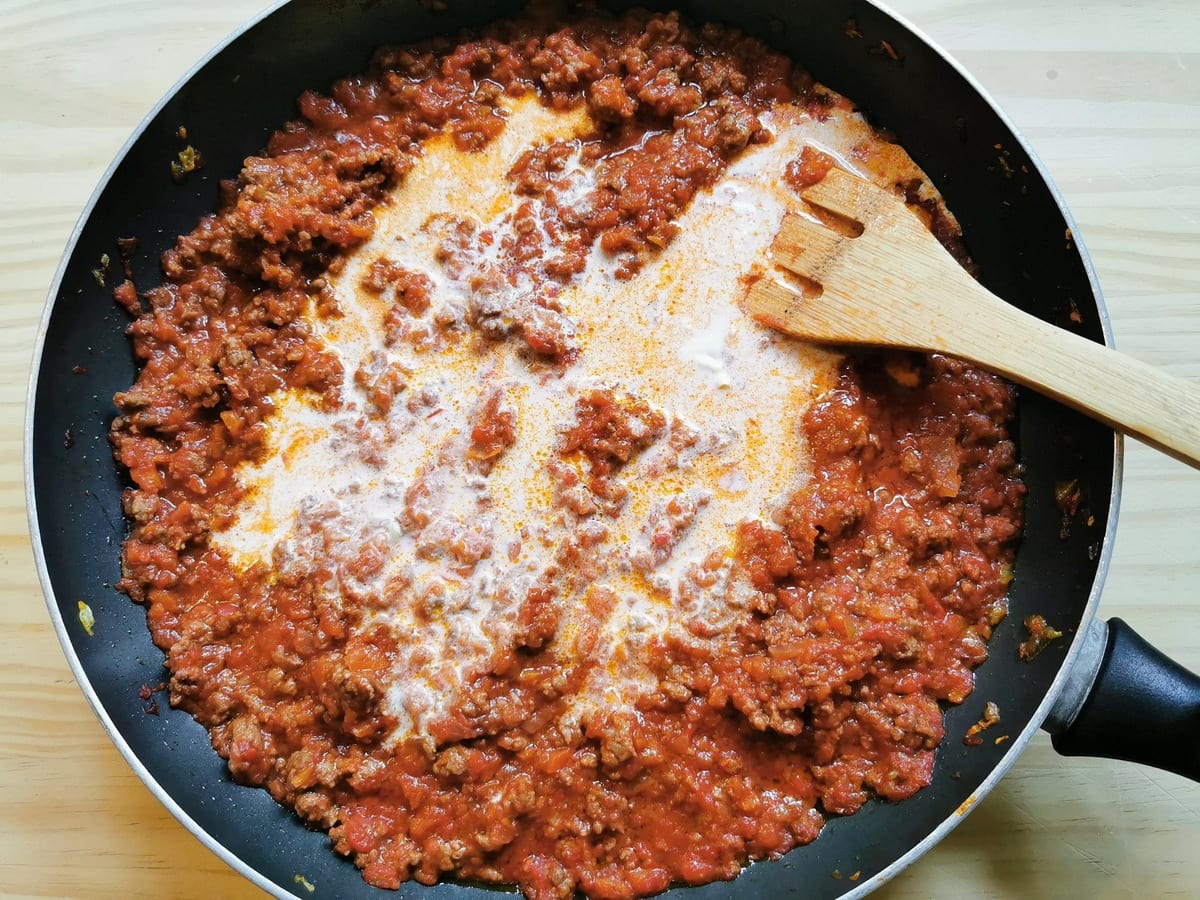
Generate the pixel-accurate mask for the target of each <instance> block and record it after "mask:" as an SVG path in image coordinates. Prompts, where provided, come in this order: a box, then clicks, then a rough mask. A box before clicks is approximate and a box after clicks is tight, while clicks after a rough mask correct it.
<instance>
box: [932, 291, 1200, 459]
mask: <svg viewBox="0 0 1200 900" xmlns="http://www.w3.org/2000/svg"><path fill="white" fill-rule="evenodd" d="M979 290H980V296H978V297H976V298H975V299H976V301H977V302H976V303H975V304H973V308H972V310H971V315H969V316H967V317H966V319H965V321H963V322H961V323H960V324H959V327H958V328H956V329H954V334H953V336H952V337H951V338H949V339H948V340H947V341H946V345H947V346H946V348H945V349H946V350H947V351H948V352H950V353H952V354H953V355H955V356H961V357H963V358H964V359H968V360H970V361H972V362H975V363H978V364H979V365H981V366H983V367H985V368H987V369H991V370H992V371H994V372H997V373H998V374H1001V375H1004V376H1005V377H1006V378H1008V379H1010V380H1011V381H1015V382H1017V383H1018V384H1023V385H1025V386H1027V387H1030V388H1033V389H1034V390H1036V391H1039V392H1040V393H1043V394H1046V395H1048V396H1050V397H1053V398H1054V399H1056V400H1059V401H1060V402H1062V403H1065V404H1066V405H1068V406H1072V407H1075V408H1076V409H1079V410H1081V411H1082V412H1085V413H1087V414H1088V415H1091V416H1092V417H1094V418H1096V419H1099V420H1100V421H1102V422H1104V423H1105V424H1107V425H1111V426H1112V427H1113V428H1116V429H1117V430H1118V431H1123V432H1124V433H1125V434H1128V435H1130V436H1131V437H1135V438H1137V439H1139V440H1141V441H1144V442H1145V443H1147V444H1149V445H1150V446H1152V447H1156V448H1157V449H1159V450H1162V451H1163V452H1164V453H1167V454H1169V455H1171V456H1174V457H1175V458H1176V459H1179V460H1182V461H1183V462H1186V463H1188V464H1189V465H1192V466H1196V467H1197V468H1200V388H1198V387H1197V386H1196V385H1193V384H1191V383H1189V382H1187V381H1184V380H1182V379H1180V378H1177V377H1175V376H1173V375H1168V374H1167V373H1166V372H1163V371H1161V370H1159V369H1156V368H1155V367H1153V366H1151V365H1148V364H1147V363H1144V362H1141V361H1140V360H1136V359H1134V358H1132V357H1130V356H1126V355H1125V354H1123V353H1118V352H1117V351H1116V350H1113V349H1111V348H1109V347H1106V346H1104V345H1103V344H1097V343H1095V342H1093V341H1089V340H1088V339H1086V338H1083V337H1080V336H1079V335H1077V334H1075V333H1073V332H1070V331H1066V330H1064V329H1061V328H1056V327H1054V326H1053V325H1049V324H1047V323H1045V322H1043V321H1041V320H1040V319H1037V318H1035V317H1033V316H1031V315H1028V314H1027V313H1023V312H1021V311H1020V310H1018V309H1017V308H1016V307H1013V306H1010V305H1008V304H1006V303H1004V302H1003V301H1001V300H999V299H997V298H996V297H994V296H993V295H991V294H989V293H987V292H986V291H983V289H982V288H980V289H979Z"/></svg>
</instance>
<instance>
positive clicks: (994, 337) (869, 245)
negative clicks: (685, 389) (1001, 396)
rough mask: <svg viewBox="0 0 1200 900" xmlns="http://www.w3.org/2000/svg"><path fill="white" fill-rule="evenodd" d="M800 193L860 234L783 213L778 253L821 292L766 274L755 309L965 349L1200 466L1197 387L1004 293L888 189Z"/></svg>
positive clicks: (825, 335)
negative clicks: (971, 270) (975, 274)
mask: <svg viewBox="0 0 1200 900" xmlns="http://www.w3.org/2000/svg"><path fill="white" fill-rule="evenodd" d="M802 196H803V198H804V199H805V200H807V201H808V202H809V203H811V204H813V206H816V207H819V208H820V209H823V210H826V211H828V212H829V213H833V214H834V215H835V216H837V217H839V218H840V219H844V220H848V221H849V222H850V223H857V225H858V226H861V228H862V233H861V235H859V236H858V237H849V236H847V235H844V234H841V233H839V232H837V231H834V230H831V229H830V228H826V227H824V226H822V225H819V224H816V223H815V222H813V221H810V220H809V219H806V218H804V217H803V216H801V215H799V214H796V213H788V214H787V215H786V216H785V217H784V220H783V225H782V226H781V227H780V229H779V233H778V234H777V235H776V237H775V242H774V244H773V246H772V252H773V255H774V258H775V262H776V263H777V264H778V265H779V266H781V267H782V268H784V269H786V270H788V271H790V272H792V273H794V274H796V275H800V276H802V277H803V278H805V279H808V280H809V281H810V282H812V283H815V284H816V285H818V286H819V288H820V290H821V293H820V296H819V297H811V296H809V297H806V296H805V291H804V290H803V286H802V283H790V282H789V280H788V279H787V276H786V275H785V274H784V273H779V277H775V276H771V275H768V276H766V277H764V278H761V279H759V281H758V282H757V283H755V285H754V286H753V287H752V288H751V290H750V292H749V294H748V296H747V300H746V302H747V312H748V313H750V315H752V316H753V317H754V318H755V319H757V320H758V321H760V322H762V323H763V324H765V325H769V326H771V327H773V328H778V329H779V330H781V331H784V332H787V333H788V334H791V335H795V336H796V337H799V338H804V339H805V340H809V341H815V342H818V343H835V344H875V345H879V346H887V347H904V348H908V349H911V350H932V351H937V352H940V353H946V354H949V355H951V356H957V357H959V358H961V359H966V360H970V361H971V362H974V363H976V364H978V365H980V366H983V367H984V368H986V369H990V370H991V371H993V372H996V373H998V374H1000V375H1003V376H1004V377H1006V378H1008V379H1010V380H1012V381H1015V382H1017V383H1018V384H1022V385H1025V386H1027V387H1030V388H1033V389H1034V390H1036V391H1040V392H1041V393H1043V394H1047V395H1049V396H1051V397H1053V398H1055V399H1056V400H1059V401H1061V402H1063V403H1065V404H1067V405H1069V406H1073V407H1075V408H1076V409H1078V410H1081V411H1082V412H1084V413H1087V414H1088V415H1090V416H1092V417H1094V418H1096V419H1099V420H1100V421H1102V422H1104V423H1106V424H1108V425H1110V426H1112V427H1113V428H1116V429H1118V430H1120V431H1123V432H1125V433H1126V434H1129V435H1131V436H1133V437H1136V438H1139V439H1140V440H1143V441H1145V442H1146V443H1147V444H1150V445H1151V446H1153V447H1157V448H1158V449H1160V450H1162V451H1164V452H1166V453H1169V454H1170V455H1172V456H1174V457H1176V458H1177V459H1181V460H1183V461H1184V462H1186V463H1189V464H1191V465H1193V466H1197V467H1200V389H1198V388H1197V387H1195V386H1193V385H1191V384H1189V383H1188V382H1186V381H1182V380H1180V379H1179V378H1175V377H1174V376H1171V375H1167V374H1165V373H1164V372H1160V371H1159V370H1158V369H1155V368H1154V367H1153V366H1149V365H1147V364H1146V363H1143V362H1139V361H1138V360H1136V359H1132V358H1130V357H1128V356H1125V355H1123V354H1121V353H1118V352H1116V351H1115V350H1110V349H1109V348H1108V347H1105V346H1104V345H1102V344H1097V343H1093V342H1092V341H1089V340H1087V339H1086V338H1083V337H1080V336H1079V335H1076V334H1073V333H1071V332H1069V331H1065V330H1063V329H1061V328H1056V327H1054V326H1053V325H1048V324H1047V323H1045V322H1043V321H1041V320H1040V319H1036V318H1034V317H1033V316H1031V315H1028V314H1026V313H1023V312H1021V311H1020V310H1018V309H1017V308H1016V307H1014V306H1010V305H1009V304H1007V303H1005V302H1004V301H1003V300H1001V299H1000V298H999V297H997V296H996V295H995V294H993V293H991V292H990V291H988V290H987V289H986V288H984V287H983V286H982V285H980V284H979V283H978V282H977V281H975V280H974V279H973V278H972V277H971V276H970V275H968V274H967V273H966V272H965V271H964V270H963V269H962V268H961V267H960V266H959V265H958V263H957V262H955V260H954V258H953V257H952V256H950V254H949V253H947V252H946V250H945V249H944V248H943V247H942V245H941V244H939V243H938V241H937V239H936V238H934V237H933V235H932V234H930V233H929V231H928V230H927V229H926V228H925V226H924V224H923V223H922V222H921V220H920V219H919V218H918V217H917V215H916V214H915V213H913V212H912V211H911V210H909V209H908V208H907V207H906V206H905V205H904V204H903V203H902V202H901V201H900V200H899V198H897V197H895V196H893V195H892V194H890V193H889V192H887V191H886V190H883V189H881V188H879V187H876V186H875V185H873V184H870V183H868V182H866V181H863V180H862V179H860V178H856V177H855V176H853V175H849V174H847V173H845V172H843V171H841V170H839V169H834V170H832V171H830V172H829V174H828V175H826V177H825V179H824V180H823V181H821V182H819V183H817V184H815V185H813V186H812V187H810V188H808V189H807V190H805V191H804V192H803V193H802ZM845 230H846V231H851V230H854V229H852V228H847V229H845ZM809 293H812V292H811V291H809Z"/></svg>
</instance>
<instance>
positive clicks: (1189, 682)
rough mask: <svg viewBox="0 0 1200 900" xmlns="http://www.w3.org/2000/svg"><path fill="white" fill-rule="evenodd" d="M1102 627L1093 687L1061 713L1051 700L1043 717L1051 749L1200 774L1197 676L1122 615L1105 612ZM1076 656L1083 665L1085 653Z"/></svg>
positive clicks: (1199, 686)
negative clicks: (1046, 716) (1103, 639)
mask: <svg viewBox="0 0 1200 900" xmlns="http://www.w3.org/2000/svg"><path fill="white" fill-rule="evenodd" d="M1096 624H1097V625H1099V626H1100V627H1101V628H1102V627H1103V624H1104V623H1096ZM1107 630H1108V635H1107V641H1106V643H1105V644H1104V647H1103V651H1102V656H1101V657H1100V659H1099V668H1098V669H1097V670H1096V675H1095V680H1094V681H1093V682H1092V684H1091V690H1090V691H1086V688H1085V691H1086V693H1085V694H1084V695H1083V699H1082V703H1078V701H1076V702H1077V704H1078V705H1076V708H1075V709H1074V710H1068V711H1067V714H1066V715H1065V716H1064V715H1063V714H1062V712H1061V711H1060V710H1059V709H1058V707H1056V708H1055V710H1054V711H1053V712H1052V713H1051V715H1050V718H1049V719H1047V721H1046V729H1047V730H1048V731H1050V733H1051V734H1052V735H1053V743H1054V749H1055V750H1057V751H1058V752H1059V753H1061V754H1062V755H1063V756H1103V757H1107V758H1108V759H1125V760H1129V761H1130V762H1138V763H1145V764H1146V765H1150V766H1156V767H1157V768H1159V769H1166V770H1167V771H1169V772H1175V773H1177V774H1179V775H1183V776H1186V777H1187V778H1191V779H1193V780H1195V781H1200V677H1198V676H1196V675H1195V674H1194V673H1192V672H1190V671H1188V670H1187V669H1185V668H1184V667H1183V666H1181V665H1179V664H1178V663H1177V662H1175V661H1174V660H1172V659H1169V658H1168V657H1166V656H1164V655H1163V654H1162V653H1160V652H1159V651H1158V650H1156V649H1154V648H1153V647H1152V646H1150V644H1148V643H1146V641H1145V640H1144V639H1143V638H1142V637H1141V635H1139V634H1138V633H1137V632H1136V631H1134V630H1133V629H1132V628H1130V627H1129V626H1128V625H1127V624H1125V622H1124V621H1122V620H1121V619H1109V620H1108V623H1107ZM1095 631H1096V629H1093V632H1095ZM1100 637H1101V636H1100V635H1099V634H1096V635H1095V638H1094V640H1095V642H1096V643H1097V644H1098V642H1099V640H1100ZM1086 644H1087V641H1086V639H1085V646H1084V648H1083V649H1084V651H1085V654H1086V650H1087V646H1086ZM1080 662H1081V663H1082V664H1083V666H1084V668H1085V669H1086V668H1087V662H1086V660H1084V659H1081V660H1080ZM1069 692H1070V685H1068V690H1067V691H1065V692H1064V693H1067V694H1069ZM1062 700H1063V701H1068V702H1069V700H1070V698H1069V697H1064V698H1062ZM1060 705H1061V704H1060Z"/></svg>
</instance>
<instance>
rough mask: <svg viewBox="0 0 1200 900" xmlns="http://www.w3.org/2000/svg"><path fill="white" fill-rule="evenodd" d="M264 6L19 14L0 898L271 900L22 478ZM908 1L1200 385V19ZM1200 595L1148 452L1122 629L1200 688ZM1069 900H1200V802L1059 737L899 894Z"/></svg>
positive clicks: (1120, 574) (1082, 6) (1177, 497)
mask: <svg viewBox="0 0 1200 900" xmlns="http://www.w3.org/2000/svg"><path fill="white" fill-rule="evenodd" d="M781 2H784V0H781ZM265 5H267V4H266V3H265V2H264V0H240V2H239V0H202V2H198V3H182V2H179V3H176V2H170V3H160V2H153V0H107V2H103V3H101V2H96V0H53V2H41V0H0V297H2V303H0V325H2V327H0V447H2V448H3V455H2V456H0V797H3V801H4V813H3V815H0V895H2V896H6V897H7V896H36V897H127V898H156V900H157V898H188V897H202V896H203V897H213V896H215V897H225V898H243V897H261V896H262V894H261V893H260V892H259V891H258V890H257V889H255V888H253V887H251V886H250V885H249V883H247V882H245V881H243V880H242V879H241V878H240V877H239V876H238V875H237V874H235V873H234V872H233V871H232V870H231V869H229V868H227V867H226V866H225V864H224V863H222V862H221V861H220V860H218V859H217V858H216V857H215V856H213V855H212V854H211V853H210V852H209V851H208V850H207V849H205V848H204V847H203V846H202V845H201V844H200V843H198V842H197V841H196V840H195V839H194V838H192V837H191V836H190V835H189V834H188V833H187V832H186V831H184V829H183V828H182V827H181V826H180V825H178V824H177V823H176V822H175V821H174V820H173V819H172V818H171V817H170V816H168V815H167V813H166V812H165V811H164V810H163V808H162V807H160V806H159V804H158V802H157V801H156V800H155V799H154V797H153V796H152V795H151V794H150V792H149V791H148V790H146V788H145V787H143V786H142V784H141V783H140V782H139V781H138V780H137V779H136V778H135V777H134V775H133V774H132V772H131V771H130V770H129V769H128V768H127V767H126V765H125V763H124V762H123V760H122V759H121V757H120V756H119V755H118V753H117V751H116V750H115V749H113V747H112V746H111V745H110V744H109V742H108V740H107V738H106V737H105V735H104V732H103V731H102V730H101V728H100V725H99V724H98V723H97V721H96V719H95V718H94V717H93V716H92V713H91V711H90V709H89V708H88V706H87V704H86V702H85V701H84V699H83V696H82V694H81V693H80V692H79V690H78V689H77V687H76V685H75V682H74V680H73V679H72V677H71V674H70V672H69V670H68V668H67V665H66V662H65V661H64V657H63V654H62V651H61V650H60V649H59V647H58V644H57V642H56V640H55V637H54V634H53V631H52V630H51V627H50V625H49V621H48V618H47V614H46V611H45V607H44V604H43V600H42V596H41V592H40V590H39V587H38V583H37V578H36V575H35V572H34V566H33V559H32V555H31V551H30V541H29V535H28V531H27V526H26V519H25V497H24V490H23V472H22V465H21V461H20V460H21V448H22V438H23V418H24V400H25V391H26V381H27V378H28V372H29V364H30V356H31V348H32V346H33V341H34V336H35V334H36V329H37V322H38V319H39V317H40V315H41V312H42V305H43V302H44V300H45V296H46V291H47V288H48V285H49V282H50V279H51V277H52V275H53V272H54V269H55V266H56V265H57V263H58V259H59V255H60V254H61V252H62V250H63V247H64V245H65V243H66V241H67V238H68V235H69V233H70V231H71V228H72V226H73V225H74V223H75V220H76V217H77V216H78V215H79V211H80V210H81V208H82V207H83V205H84V203H85V202H86V201H87V198H88V196H89V195H90V194H91V192H92V189H93V187H94V186H95V184H96V181H97V179H98V178H99V177H100V174H101V172H102V171H103V170H104V168H105V166H106V165H107V164H108V162H109V160H110V159H111V158H112V157H113V155H114V154H115V153H116V151H117V150H118V148H119V147H120V146H121V144H122V143H123V142H124V140H125V139H126V137H127V136H128V134H129V132H130V131H131V130H132V129H133V128H134V126H135V125H136V124H137V123H138V121H139V120H140V119H141V118H142V116H143V115H144V114H145V113H146V112H147V111H148V110H149V109H150V107H151V105H152V104H153V103H154V102H155V100H156V99H157V98H158V97H159V96H160V95H161V94H162V93H163V92H164V91H166V90H167V88H169V87H170V86H171V84H172V83H174V82H175V80H176V79H177V78H178V77H179V76H180V75H182V74H183V73H184V71H185V70H186V69H187V68H188V67H189V66H191V65H192V63H193V62H194V61H195V60H196V59H198V58H199V57H200V56H201V55H202V54H203V53H204V52H205V51H206V50H207V49H208V48H209V47H210V46H212V45H213V44H214V43H215V42H217V41H218V40H219V39H220V38H221V37H222V36H224V35H225V34H226V33H227V32H229V31H230V30H231V29H233V28H234V27H235V26H237V25H238V24H239V23H240V22H241V21H243V20H245V19H247V18H249V17H250V16H251V15H253V14H254V13H255V12H257V11H258V10H259V9H261V8H262V7H264V6H265ZM894 6H895V7H896V8H897V9H898V10H899V11H900V12H901V13H902V14H903V15H905V16H906V17H908V18H909V19H910V20H911V21H912V22H914V23H915V24H916V25H917V26H918V27H919V28H921V29H922V30H924V31H925V32H926V33H927V34H928V35H929V36H931V37H932V38H933V39H934V40H935V41H936V42H938V43H940V44H941V45H942V46H944V47H946V48H947V49H948V50H949V51H950V52H951V53H952V54H954V55H955V56H956V57H957V58H958V59H959V60H960V61H962V62H963V63H964V64H965V65H966V66H967V68H968V69H969V70H970V71H972V72H973V73H974V75H975V76H976V78H978V80H979V81H980V82H981V83H982V84H983V85H984V87H985V88H987V89H988V90H990V91H991V92H992V94H993V95H994V96H996V97H997V98H998V99H999V101H1000V102H1001V104H1002V105H1003V106H1004V107H1005V108H1006V110H1007V111H1008V112H1009V114H1010V115H1011V116H1012V118H1013V119H1014V120H1015V121H1016V123H1017V125H1018V126H1019V127H1020V128H1021V129H1022V130H1023V131H1024V133H1025V134H1026V136H1027V137H1028V138H1029V139H1030V140H1031V141H1032V143H1033V145H1034V147H1035V148H1036V150H1037V152H1038V153H1039V154H1040V156H1041V157H1042V159H1043V160H1044V161H1045V163H1046V165H1047V166H1048V168H1049V170H1050V172H1051V173H1052V175H1053V177H1054V178H1055V179H1056V180H1057V182H1058V184H1059V186H1060V187H1061V188H1062V190H1063V192H1064V194H1065V195H1066V197H1067V202H1068V204H1069V205H1070V207H1071V208H1072V210H1073V211H1074V214H1075V216H1076V218H1077V220H1078V226H1079V227H1078V233H1079V235H1080V236H1081V237H1082V239H1083V240H1084V241H1085V242H1086V244H1087V246H1088V248H1089V249H1090V251H1091V253H1092V255H1093V258H1094V260H1095V263H1096V268H1097V270H1098V272H1099V275H1100V281H1101V283H1102V284H1103V286H1104V289H1105V292H1106V295H1107V299H1108V303H1109V306H1110V309H1111V311H1112V317H1113V325H1114V329H1115V332H1116V337H1117V343H1118V345H1119V346H1120V347H1121V348H1122V349H1124V350H1125V351H1127V352H1129V353H1131V354H1133V355H1135V356H1138V357H1140V358H1142V359H1144V360H1146V361H1148V362H1151V363H1153V364H1155V365H1159V366H1162V367H1164V368H1166V369H1169V370H1170V371H1172V372H1174V373H1176V374H1178V375H1181V376H1184V377H1188V378H1192V379H1194V380H1198V381H1200V9H1198V8H1197V6H1196V2H1195V0H1144V2H1142V3H1140V4H1133V3H1130V2H1128V0H1093V2H1092V3H1068V2H1064V0H1051V2H1049V3H1046V2H1035V0H896V2H895V3H894ZM1047 7H1049V8H1047ZM1198 590H1200V473H1198V472H1194V471H1192V470H1190V469H1187V468H1186V467H1184V466H1183V465H1181V464H1179V463H1176V462H1173V461H1171V460H1169V459H1167V458H1165V457H1162V456H1159V455H1157V454H1155V453H1153V452H1151V451H1148V450H1146V449H1145V448H1143V447H1141V446H1137V445H1132V444H1130V445H1128V460H1127V468H1126V479H1125V492H1124V504H1123V509H1122V511H1121V521H1120V530H1119V533H1118V536H1117V542H1116V553H1115V557H1114V559H1113V564H1112V572H1111V575H1110V577H1109V580H1108V586H1107V590H1106V591H1105V596H1104V602H1103V612H1104V614H1105V615H1120V616H1123V617H1125V618H1126V619H1127V620H1129V621H1130V622H1131V623H1133V624H1134V625H1135V627H1137V628H1138V629H1139V630H1140V631H1141V632H1142V633H1143V634H1144V635H1145V636H1146V637H1147V638H1149V639H1150V640H1152V641H1154V642H1156V643H1157V645H1158V646H1159V647H1161V648H1163V649H1164V650H1165V651H1167V652H1168V653H1170V654H1172V655H1174V656H1175V657H1176V658H1177V659H1179V660H1180V661H1181V662H1183V663H1185V664H1186V665H1188V666H1190V667H1191V668H1193V669H1195V670H1200V602H1197V599H1196V598H1197V596H1198ZM1198 752H1200V748H1198ZM1068 894H1070V895H1074V896H1078V897H1088V898H1117V897H1135V896H1136V897H1139V898H1142V897H1166V896H1171V895H1176V896H1187V897H1195V896H1200V785H1195V784H1192V783H1190V782H1187V781H1185V780H1184V779H1182V778H1179V777H1176V776H1173V775H1168V774H1163V773H1160V772H1156V771H1153V770H1150V769H1146V768H1142V767H1140V766H1134V765H1129V764H1120V763H1110V762H1107V761H1090V760H1082V761H1081V760H1063V759H1060V758H1058V757H1057V756H1056V755H1055V754H1054V752H1053V750H1052V749H1051V748H1050V744H1049V740H1048V739H1047V738H1045V736H1044V735H1040V736H1039V737H1038V738H1037V739H1036V740H1035V741H1034V743H1033V745H1032V746H1031V747H1030V748H1029V749H1028V751H1027V752H1026V753H1025V754H1024V756H1023V757H1022V758H1021V759H1020V760H1019V761H1018V762H1017V764H1016V766H1015V767H1014V768H1013V770H1012V771H1011V772H1010V773H1009V775H1008V776H1007V777H1006V778H1005V779H1004V781H1003V782H1002V783H1001V785H1000V787H999V788H998V789H997V790H996V791H995V792H994V793H993V794H992V795H991V796H990V797H989V798H988V799H987V800H985V801H984V802H983V803H981V804H980V805H979V807H978V809H977V810H976V811H975V812H974V814H973V815H971V816H970V817H969V818H968V819H967V820H966V821H965V822H964V824H963V825H962V826H961V827H960V828H958V829H957V830H956V831H955V832H954V833H953V834H951V835H950V837H949V838H948V839H946V840H945V841H944V842H943V843H942V844H941V845H939V846H938V847H937V848H935V849H934V851H933V852H932V853H930V854H929V855H928V856H927V857H926V858H925V859H923V860H921V861H920V862H919V863H917V864H916V865H915V866H913V867H911V868H910V869H909V870H908V871H907V872H905V873H904V874H902V875H901V876H900V877H898V878H897V879H896V880H895V881H894V882H893V883H892V884H890V885H888V886H887V887H885V888H884V889H883V890H881V891H880V892H879V894H878V895H877V896H882V897H886V898H892V900H899V898H922V897H956V898H957V897H962V896H971V897H1022V898H1025V897H1063V896H1067V895H1068Z"/></svg>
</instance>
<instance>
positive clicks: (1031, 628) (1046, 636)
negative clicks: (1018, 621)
mask: <svg viewBox="0 0 1200 900" xmlns="http://www.w3.org/2000/svg"><path fill="white" fill-rule="evenodd" d="M1025 630H1026V631H1028V632H1029V637H1028V638H1026V639H1025V640H1024V641H1022V642H1021V646H1020V647H1019V648H1017V655H1018V656H1019V657H1020V658H1021V659H1022V660H1024V661H1026V662H1028V661H1029V660H1031V659H1036V658H1037V656H1038V654H1039V653H1041V652H1042V651H1043V650H1045V649H1046V648H1047V647H1048V646H1050V644H1051V643H1052V642H1053V641H1056V640H1058V639H1059V638H1060V637H1062V632H1061V631H1059V630H1058V629H1057V628H1054V627H1052V626H1050V625H1047V624H1046V620H1045V618H1044V617H1042V616H1041V615H1038V614H1036V613H1035V614H1034V615H1032V616H1026V617H1025Z"/></svg>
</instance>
